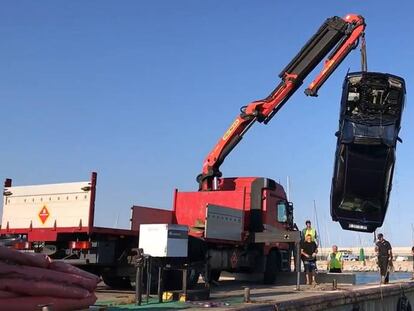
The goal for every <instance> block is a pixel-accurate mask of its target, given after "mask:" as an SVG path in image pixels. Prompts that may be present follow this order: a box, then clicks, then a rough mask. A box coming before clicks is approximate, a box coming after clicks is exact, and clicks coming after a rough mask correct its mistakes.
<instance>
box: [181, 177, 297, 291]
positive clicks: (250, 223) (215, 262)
mask: <svg viewBox="0 0 414 311" xmlns="http://www.w3.org/2000/svg"><path fill="white" fill-rule="evenodd" d="M173 214H174V219H175V222H176V223H178V224H184V225H187V226H188V227H189V234H190V236H191V237H192V239H190V243H193V244H196V243H198V244H199V245H200V244H201V245H202V246H201V247H197V249H198V250H199V251H198V252H197V251H193V252H191V253H190V256H193V257H198V259H201V258H203V257H205V256H206V255H207V256H208V257H209V266H210V269H211V270H213V271H222V270H226V271H229V272H264V278H265V281H266V282H267V283H272V282H273V281H274V277H275V274H276V272H278V271H290V251H291V250H292V249H293V244H294V239H293V235H289V234H287V235H286V234H283V233H291V232H292V229H293V227H294V224H293V205H292V204H291V203H289V202H288V201H287V198H286V193H285V191H284V189H283V187H282V186H281V185H280V184H278V183H276V182H275V181H274V180H272V179H269V178H258V177H237V178H220V179H219V180H218V189H217V190H211V191H200V192H179V191H176V193H175V197H174V210H173ZM264 235H266V237H264ZM270 236H271V237H270ZM284 236H287V237H286V238H284ZM263 239H267V240H266V242H264V240H263ZM191 241H193V242H191ZM190 248H191V247H190ZM193 249H194V248H193ZM193 260H196V258H193Z"/></svg>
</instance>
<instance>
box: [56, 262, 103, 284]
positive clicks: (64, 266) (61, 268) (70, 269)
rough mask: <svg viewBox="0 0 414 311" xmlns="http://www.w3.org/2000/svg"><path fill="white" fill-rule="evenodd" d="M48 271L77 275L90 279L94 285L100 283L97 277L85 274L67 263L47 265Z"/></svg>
mask: <svg viewBox="0 0 414 311" xmlns="http://www.w3.org/2000/svg"><path fill="white" fill-rule="evenodd" d="M49 269H51V270H54V271H60V272H65V273H70V274H77V275H80V276H83V277H85V278H88V279H92V280H94V281H95V282H96V283H98V282H99V281H100V279H99V277H98V276H96V275H95V274H92V273H89V272H86V271H84V270H81V269H79V268H77V267H74V266H72V265H70V264H68V263H65V262H62V261H52V262H51V263H50V265H49Z"/></svg>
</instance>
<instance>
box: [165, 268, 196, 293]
mask: <svg viewBox="0 0 414 311" xmlns="http://www.w3.org/2000/svg"><path fill="white" fill-rule="evenodd" d="M199 276H200V271H198V270H197V269H190V270H189V271H188V274H187V288H188V289H192V288H195V287H196V285H197V283H198V278H199ZM182 278H183V273H182V271H179V270H170V271H165V272H164V286H165V289H168V290H179V289H182V286H183V282H182V280H183V279H182Z"/></svg>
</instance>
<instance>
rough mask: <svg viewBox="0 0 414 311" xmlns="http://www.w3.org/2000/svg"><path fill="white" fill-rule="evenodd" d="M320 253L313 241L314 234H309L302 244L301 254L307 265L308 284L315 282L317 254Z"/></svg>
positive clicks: (305, 265) (304, 263)
mask: <svg viewBox="0 0 414 311" xmlns="http://www.w3.org/2000/svg"><path fill="white" fill-rule="evenodd" d="M317 253H318V246H317V245H316V243H315V242H314V241H312V235H310V234H307V235H306V236H305V241H303V242H302V244H301V249H300V254H301V257H302V261H303V265H304V267H305V274H306V284H308V285H311V284H312V283H315V285H316V282H315V270H316V254H317Z"/></svg>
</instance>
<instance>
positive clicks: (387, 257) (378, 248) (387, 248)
mask: <svg viewBox="0 0 414 311" xmlns="http://www.w3.org/2000/svg"><path fill="white" fill-rule="evenodd" d="M375 252H376V254H377V258H378V266H379V268H380V274H381V284H388V281H389V276H390V268H392V266H393V265H392V247H391V244H390V242H388V241H387V240H385V239H384V235H383V234H382V233H378V241H377V243H375Z"/></svg>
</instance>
